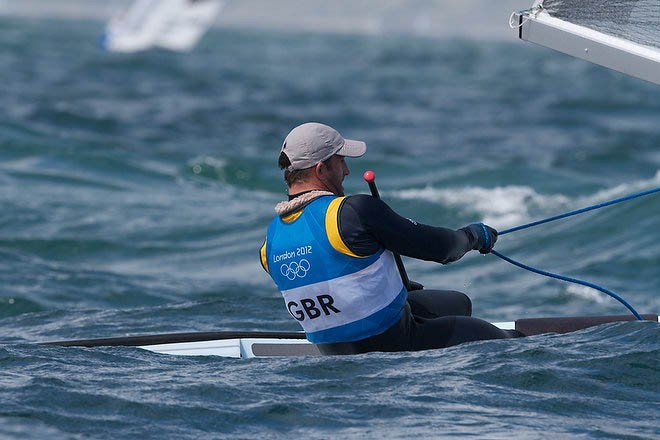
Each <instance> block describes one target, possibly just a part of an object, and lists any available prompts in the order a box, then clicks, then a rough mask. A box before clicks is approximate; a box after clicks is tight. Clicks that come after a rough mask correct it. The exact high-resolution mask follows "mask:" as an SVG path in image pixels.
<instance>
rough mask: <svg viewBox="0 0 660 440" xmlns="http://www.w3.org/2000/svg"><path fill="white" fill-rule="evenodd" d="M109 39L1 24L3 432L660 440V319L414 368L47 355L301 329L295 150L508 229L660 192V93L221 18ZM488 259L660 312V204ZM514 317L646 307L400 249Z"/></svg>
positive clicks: (512, 50)
mask: <svg viewBox="0 0 660 440" xmlns="http://www.w3.org/2000/svg"><path fill="white" fill-rule="evenodd" d="M101 26H102V24H101V23H98V22H92V21H73V20H71V21H56V20H46V19H43V20H37V19H18V18H8V17H4V18H0V438H2V439H134V438H135V439H152V438H153V439H211V438H212V439H215V438H230V439H264V438H268V439H270V438H272V439H278V438H304V439H335V438H336V439H344V438H348V439H378V438H396V439H409V438H487V439H511V438H515V439H544V438H561V439H651V438H658V437H660V424H659V423H658V420H659V419H660V327H659V325H658V324H657V323H655V324H654V323H651V322H625V323H615V324H606V325H603V326H600V327H595V328H591V329H587V330H582V331H578V332H575V333H571V334H566V335H556V334H547V335H540V336H534V337H530V338H525V339H520V340H513V341H486V342H479V343H472V344H465V345H462V346H457V347H452V348H449V349H445V350H431V351H426V352H416V353H387V354H384V353H370V354H365V355H358V356H338V357H296V358H270V359H252V360H240V359H225V358H219V357H178V356H171V355H160V354H155V353H151V352H147V351H143V350H141V349H139V348H128V347H123V348H120V347H114V348H64V347H55V346H45V345H41V344H40V343H41V342H45V341H54V340H66V339H81V338H97V337H110V336H125V335H143V334H154V333H168V332H188V331H216V330H218V331H219V330H286V331H288V330H298V327H297V326H298V324H297V323H296V322H295V321H294V320H293V319H291V317H290V316H289V315H288V313H287V311H286V309H285V307H284V304H283V301H282V299H281V296H280V294H279V293H278V292H277V291H276V289H275V286H274V285H273V283H272V281H271V280H270V279H269V277H268V276H267V275H266V274H265V273H264V272H263V270H262V269H261V266H260V264H259V260H258V250H259V247H260V245H261V243H262V240H263V238H264V234H265V229H266V226H267V224H268V222H269V221H270V219H271V218H272V216H273V215H274V210H273V207H274V205H275V204H276V203H277V202H278V201H280V200H282V199H284V198H285V186H284V182H283V180H282V174H281V171H280V170H279V169H278V168H277V165H276V163H277V157H278V153H279V147H280V144H281V142H282V139H283V138H284V136H285V135H286V134H287V133H288V131H289V130H290V129H291V128H293V127H294V126H296V125H298V124H300V123H302V122H306V121H320V122H324V123H327V124H330V125H332V126H334V127H336V128H337V129H338V130H339V131H340V132H342V133H343V134H344V135H345V136H346V137H349V138H353V139H361V140H364V141H366V142H367V144H368V152H367V154H366V155H365V156H364V157H362V158H359V159H354V160H351V161H349V166H350V167H351V171H352V172H351V174H350V175H349V176H348V177H347V179H346V181H345V188H346V190H347V192H349V193H368V188H367V186H366V184H365V183H364V182H363V180H362V178H361V176H362V173H363V172H364V171H365V170H369V169H370V170H373V171H374V172H375V173H376V175H377V182H378V185H379V189H380V192H381V196H382V197H383V199H385V200H386V201H387V202H388V203H389V204H390V205H391V206H392V207H393V208H394V209H395V210H396V211H398V212H399V213H400V214H402V215H404V216H406V217H410V218H412V219H414V220H416V221H418V222H422V223H428V224H433V225H440V226H447V227H452V228H459V227H462V226H464V225H466V224H469V223H472V222H476V221H484V222H486V223H488V224H489V225H491V226H493V227H495V228H498V229H506V228H510V227H513V226H517V225H520V224H524V223H527V222H531V221H534V220H538V219H542V218H546V217H550V216H553V215H557V214H561V213H563V212H568V211H571V210H575V209H580V208H583V207H586V206H590V205H594V204H598V203H602V202H606V201H608V200H612V199H616V198H619V197H624V196H627V195H630V194H634V193H638V192H642V191H646V190H649V189H652V188H656V187H658V186H660V87H659V86H657V85H654V84H651V83H647V82H644V81H641V80H637V79H634V78H631V77H627V76H625V75H623V74H619V73H616V72H613V71H610V70H607V69H604V68H601V67H599V66H595V65H591V64H588V63H586V62H584V61H581V60H576V59H572V58H570V57H568V56H565V55H562V54H558V53H555V52H552V51H550V50H549V49H544V48H541V47H538V46H533V45H531V44H529V43H524V42H517V41H511V42H508V41H476V40H467V39H431V38H420V37H412V36H403V35H399V36H396V35H390V36H388V35H349V34H341V35H339V34H321V33H296V32H275V31H264V30H241V29H223V28H216V29H212V30H211V31H210V32H209V33H208V34H207V35H206V36H205V37H204V39H203V40H202V41H201V42H200V44H199V45H198V46H197V47H196V48H195V49H194V50H193V51H192V52H190V53H184V54H180V53H171V52H166V51H162V50H152V51H146V52H141V53H135V54H113V53H107V52H103V51H102V50H100V49H99V48H98V47H97V46H96V38H97V35H98V34H99V32H100V29H101ZM496 249H497V250H498V251H500V252H502V253H504V254H506V255H508V256H510V257H512V258H515V259H518V260H521V261H523V262H525V263H527V264H531V265H533V266H536V267H539V268H542V269H545V270H548V271H552V272H558V273H561V274H564V275H568V276H571V277H577V278H580V279H583V280H587V281H589V282H593V283H597V284H599V285H601V286H603V287H606V288H607V289H610V290H611V291H614V292H616V293H617V294H619V295H620V296H621V297H623V298H625V299H626V300H627V301H628V302H629V303H630V304H631V305H632V306H633V307H635V308H636V309H637V310H638V311H639V312H641V313H658V312H660V296H659V293H660V195H657V194H656V195H651V196H647V197H640V198H636V199H634V200H630V201H627V202H624V203H621V204H617V205H614V206H610V207H607V208H602V209H598V210H594V211H590V212H588V213H584V214H581V215H577V216H573V217H571V218H568V219H564V220H558V221H555V222H551V223H547V224H544V225H541V226H537V227H534V228H529V229H526V230H523V231H519V232H515V233H511V234H507V235H503V236H502V237H501V238H500V240H499V241H498V243H497V246H496ZM404 262H405V264H406V267H407V269H408V273H409V275H410V277H411V278H412V279H414V280H416V281H418V282H421V283H422V284H424V285H425V286H427V287H428V288H437V289H455V290H461V291H464V292H466V293H467V294H468V295H469V296H470V297H471V298H472V300H473V304H474V314H475V315H476V316H479V317H482V318H485V319H489V320H495V321H506V320H512V319H516V318H531V317H545V316H579V315H603V314H627V313H629V312H628V310H627V309H626V308H625V307H624V306H623V305H622V304H620V303H619V302H617V301H616V300H614V299H612V298H610V297H609V296H607V295H604V294H603V293H601V292H599V291H596V290H593V289H590V288H588V287H583V286H579V285H574V284H570V283H566V282H563V281H558V280H554V279H550V278H546V277H542V276H540V275H536V274H533V273H530V272H527V271H524V270H522V269H520V268H517V267H515V266H513V265H511V264H508V263H506V262H504V261H502V260H500V259H498V258H497V257H496V256H494V255H486V256H482V255H479V254H478V253H470V254H468V255H466V256H465V257H464V258H463V259H462V260H460V261H458V262H456V263H453V264H450V265H447V266H442V265H439V264H435V263H429V262H421V261H415V260H411V259H408V258H404Z"/></svg>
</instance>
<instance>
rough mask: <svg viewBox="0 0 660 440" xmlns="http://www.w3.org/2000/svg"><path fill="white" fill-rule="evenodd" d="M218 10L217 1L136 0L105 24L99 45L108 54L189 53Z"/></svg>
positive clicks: (220, 7)
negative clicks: (147, 51) (159, 50)
mask: <svg viewBox="0 0 660 440" xmlns="http://www.w3.org/2000/svg"><path fill="white" fill-rule="evenodd" d="M221 9H222V2H221V1H220V0H137V1H135V2H134V3H132V4H131V6H130V7H129V8H128V9H127V10H126V11H125V12H124V13H123V14H121V15H120V16H116V17H113V18H112V19H111V20H110V21H109V22H108V24H107V26H106V29H105V32H104V33H103V35H102V36H101V40H100V44H101V47H103V48H104V49H106V50H108V51H112V52H136V51H140V50H146V49H150V48H152V47H161V48H164V49H168V50H174V51H179V52H185V51H189V50H191V49H192V48H193V47H195V45H196V44H197V42H198V41H199V39H200V38H201V37H202V35H204V33H205V32H206V30H207V29H208V28H209V27H210V26H211V25H212V24H213V21H214V20H215V18H216V17H217V15H218V14H219V12H220V10H221Z"/></svg>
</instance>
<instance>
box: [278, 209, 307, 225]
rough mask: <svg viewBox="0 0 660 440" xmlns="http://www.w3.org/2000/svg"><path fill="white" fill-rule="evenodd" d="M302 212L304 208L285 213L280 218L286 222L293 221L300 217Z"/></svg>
mask: <svg viewBox="0 0 660 440" xmlns="http://www.w3.org/2000/svg"><path fill="white" fill-rule="evenodd" d="M302 212H303V210H302V209H299V210H298V211H294V212H292V213H290V214H287V215H284V216H282V217H280V218H281V219H282V221H283V222H284V223H291V222H292V221H294V220H295V219H297V218H298V217H300V214H302Z"/></svg>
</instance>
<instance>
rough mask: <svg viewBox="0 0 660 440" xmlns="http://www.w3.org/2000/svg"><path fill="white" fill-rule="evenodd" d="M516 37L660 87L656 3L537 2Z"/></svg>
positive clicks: (515, 23)
mask: <svg viewBox="0 0 660 440" xmlns="http://www.w3.org/2000/svg"><path fill="white" fill-rule="evenodd" d="M510 25H511V27H512V28H514V29H516V31H517V32H518V37H519V38H520V39H522V40H526V41H531V42H533V43H537V44H540V45H542V46H546V47H549V48H551V49H555V50H558V51H560V52H563V53H566V54H568V55H571V56H574V57H577V58H581V59H584V60H587V61H590V62H592V63H595V64H599V65H601V66H605V67H608V68H610V69H613V70H617V71H619V72H622V73H625V74H628V75H631V76H634V77H637V78H641V79H644V80H646V81H650V82H653V83H655V84H659V85H660V1H658V0H609V1H606V2H603V1H601V0H536V1H535V2H534V4H533V6H532V7H531V8H530V9H528V10H526V11H521V12H516V13H514V14H512V16H511V23H510Z"/></svg>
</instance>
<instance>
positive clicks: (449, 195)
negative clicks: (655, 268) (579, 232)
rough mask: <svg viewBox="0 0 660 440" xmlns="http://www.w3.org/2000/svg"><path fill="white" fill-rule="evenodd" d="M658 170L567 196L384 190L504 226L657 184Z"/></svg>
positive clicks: (522, 189)
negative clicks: (648, 176)
mask: <svg viewBox="0 0 660 440" xmlns="http://www.w3.org/2000/svg"><path fill="white" fill-rule="evenodd" d="M659 185H660V170H658V171H656V174H655V176H654V177H652V178H651V179H645V180H637V181H633V182H630V183H623V184H620V185H617V186H615V187H612V188H608V189H604V190H600V191H598V192H596V193H594V194H591V195H587V196H580V197H571V196H567V195H564V194H542V193H539V192H537V191H536V190H535V189H534V188H533V187H531V186H521V185H509V186H496V187H488V188H486V187H477V186H465V187H459V188H442V189H440V188H435V187H433V186H426V187H424V188H413V189H405V190H398V191H390V192H388V195H389V196H392V197H396V198H399V199H403V200H421V201H425V202H431V203H436V204H439V205H443V206H445V207H447V208H451V209H456V210H457V211H458V212H459V213H460V214H462V215H474V213H476V214H478V215H479V216H480V217H481V220H482V221H483V222H484V223H487V224H493V225H497V226H498V227H499V228H501V229H504V228H508V227H513V226H517V225H519V224H522V223H525V222H528V221H531V220H535V219H536V216H542V215H556V214H558V213H560V212H561V211H565V210H573V209H579V208H582V207H586V206H590V205H593V204H597V203H602V202H606V201H609V200H612V199H616V198H619V197H624V196H627V195H631V194H633V193H636V192H639V191H644V190H648V189H652V188H655V187H658V186H659Z"/></svg>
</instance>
